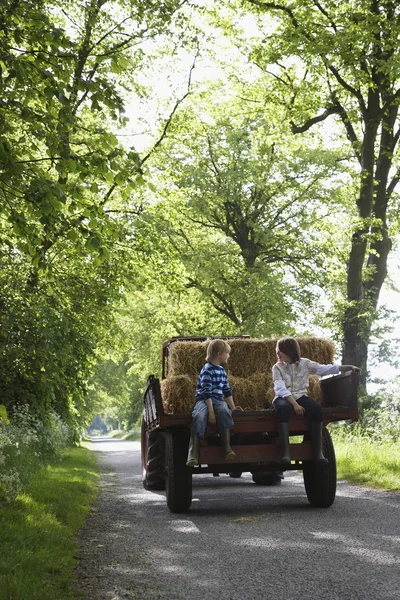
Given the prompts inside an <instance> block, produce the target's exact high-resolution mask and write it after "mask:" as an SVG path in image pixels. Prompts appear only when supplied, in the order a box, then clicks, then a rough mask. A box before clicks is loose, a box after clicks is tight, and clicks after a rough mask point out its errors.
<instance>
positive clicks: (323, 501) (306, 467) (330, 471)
mask: <svg viewBox="0 0 400 600" xmlns="http://www.w3.org/2000/svg"><path fill="white" fill-rule="evenodd" d="M322 447H323V452H324V456H325V458H326V459H327V460H328V464H327V465H322V466H321V465H317V464H315V463H313V462H311V461H304V463H303V479H304V485H305V488H306V494H307V498H308V501H309V503H310V504H311V505H312V506H318V507H321V508H328V507H329V506H331V505H332V504H333V501H334V500H335V496H336V458H335V449H334V447H333V443H332V438H331V436H330V433H329V431H328V430H327V429H326V427H324V429H323V430H322Z"/></svg>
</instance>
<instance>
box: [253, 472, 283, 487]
mask: <svg viewBox="0 0 400 600" xmlns="http://www.w3.org/2000/svg"><path fill="white" fill-rule="evenodd" d="M252 477H253V481H254V483H255V484H256V485H280V484H281V482H282V479H283V477H284V475H283V473H282V472H281V471H258V472H255V473H252Z"/></svg>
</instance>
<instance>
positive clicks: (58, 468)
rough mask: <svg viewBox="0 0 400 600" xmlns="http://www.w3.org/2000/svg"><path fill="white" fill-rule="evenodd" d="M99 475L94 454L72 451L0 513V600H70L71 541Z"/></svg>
mask: <svg viewBox="0 0 400 600" xmlns="http://www.w3.org/2000/svg"><path fill="white" fill-rule="evenodd" d="M97 475H98V471H97V467H96V456H95V453H94V452H91V451H90V450H87V449H86V448H72V449H71V450H68V452H66V454H65V456H64V458H63V460H62V462H61V463H60V464H58V465H52V466H49V467H47V468H46V469H43V470H42V471H40V472H39V473H38V474H37V476H36V477H35V478H34V479H33V480H32V481H31V483H30V485H29V486H28V488H27V491H26V492H25V493H23V494H20V495H19V496H18V497H17V498H16V500H14V501H13V502H11V503H10V504H7V505H5V506H3V507H2V508H1V509H0V530H1V554H0V600H73V598H74V594H73V570H74V567H75V564H76V552H77V544H76V542H75V539H74V538H75V536H76V534H77V532H78V531H79V529H80V527H81V526H82V524H83V521H84V518H85V516H86V515H87V513H88V512H89V509H90V506H91V504H92V502H93V501H94V499H95V496H96V493H97Z"/></svg>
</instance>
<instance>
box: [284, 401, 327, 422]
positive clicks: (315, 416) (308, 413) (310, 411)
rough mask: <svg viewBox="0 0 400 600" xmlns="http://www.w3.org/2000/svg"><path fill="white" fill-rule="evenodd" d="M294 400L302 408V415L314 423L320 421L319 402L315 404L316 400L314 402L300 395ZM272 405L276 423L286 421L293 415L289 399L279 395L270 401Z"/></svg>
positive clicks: (320, 409) (320, 410)
mask: <svg viewBox="0 0 400 600" xmlns="http://www.w3.org/2000/svg"><path fill="white" fill-rule="evenodd" d="M296 402H297V404H300V406H302V407H303V408H304V416H305V418H306V419H308V420H309V421H314V422H316V423H321V422H322V408H321V407H320V405H319V404H317V402H315V400H313V399H312V398H309V397H308V396H302V397H301V398H299V399H298V400H296ZM272 406H273V407H274V409H275V413H276V420H277V421H278V423H287V422H288V421H289V419H290V417H291V416H293V413H294V409H293V406H292V405H291V404H290V402H289V400H286V398H282V397H281V396H279V397H278V398H275V399H274V401H273V402H272Z"/></svg>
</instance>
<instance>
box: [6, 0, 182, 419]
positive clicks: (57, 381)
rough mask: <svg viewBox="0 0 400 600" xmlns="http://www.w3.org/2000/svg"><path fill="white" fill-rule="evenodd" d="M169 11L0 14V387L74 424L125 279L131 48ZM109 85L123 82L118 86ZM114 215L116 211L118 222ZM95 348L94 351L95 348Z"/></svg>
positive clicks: (17, 10)
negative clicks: (125, 133) (122, 138)
mask: <svg viewBox="0 0 400 600" xmlns="http://www.w3.org/2000/svg"><path fill="white" fill-rule="evenodd" d="M180 5H181V3H180V2H178V1H174V0H171V1H168V2H157V1H152V0H144V1H142V0H141V1H140V2H139V1H134V0H130V1H128V2H122V1H117V2H112V3H111V2H109V1H108V0H85V1H84V2H82V3H76V2H73V1H70V0H66V2H64V3H63V4H62V6H61V5H60V3H59V2H56V1H55V0H38V1H36V0H35V1H31V0H28V1H24V2H22V1H20V0H7V1H6V2H2V4H1V6H0V26H1V27H0V45H1V50H0V168H1V171H0V194H1V202H0V229H1V233H2V235H1V239H0V265H1V272H0V279H1V291H0V314H1V321H2V329H1V332H0V347H1V375H0V389H1V393H2V398H3V399H4V403H5V404H7V406H10V405H16V404H26V403H27V404H29V406H30V408H31V411H32V412H34V413H36V414H38V415H39V416H40V417H41V418H45V417H46V413H47V412H48V411H50V410H56V411H57V412H58V414H60V415H61V416H62V417H63V418H64V419H65V420H67V421H69V422H70V423H71V424H72V425H79V426H81V425H83V424H84V423H85V420H86V419H87V418H88V415H89V414H90V412H91V410H92V406H91V399H90V398H89V397H88V395H87V380H88V377H89V376H90V374H91V371H92V368H93V364H94V360H95V356H96V351H98V348H99V346H101V345H102V344H103V340H104V338H107V335H108V328H111V327H112V305H113V302H114V301H115V299H116V297H118V296H119V295H120V294H121V289H122V283H121V280H122V277H123V276H125V275H126V272H127V271H128V270H129V272H130V273H132V271H133V269H132V266H131V264H130V262H131V255H129V256H128V250H129V243H130V240H131V236H132V232H131V230H130V227H129V223H127V220H124V219H123V218H122V214H124V215H125V213H138V212H140V208H139V207H136V206H133V205H132V203H131V196H132V191H133V190H135V189H136V188H137V187H140V186H142V185H144V184H145V168H144V162H145V161H144V158H145V157H144V158H143V159H141V158H140V157H139V155H138V153H137V152H136V151H135V149H134V148H126V147H125V146H124V145H122V144H121V143H120V142H119V138H118V136H119V132H120V129H121V127H124V126H125V125H126V122H127V119H126V116H125V113H124V111H125V103H126V94H127V92H128V91H129V90H133V91H136V92H138V93H140V94H142V95H143V94H145V93H146V90H145V89H144V86H139V84H138V83H137V81H136V79H135V76H134V75H135V73H136V72H137V70H138V69H139V68H141V66H142V65H143V63H144V62H145V61H146V60H147V59H148V57H147V56H146V54H145V52H144V50H143V48H142V47H141V45H142V43H143V42H144V41H146V40H148V39H150V38H152V37H155V36H157V35H159V34H160V33H161V32H162V33H163V34H164V33H165V31H166V28H167V27H168V26H169V24H170V23H171V19H172V17H173V15H174V13H175V12H176V11H177V10H178V9H179V7H180ZM122 75H124V76H123V77H122ZM122 211H123V212H122ZM103 347H107V343H105V342H104V344H103Z"/></svg>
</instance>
